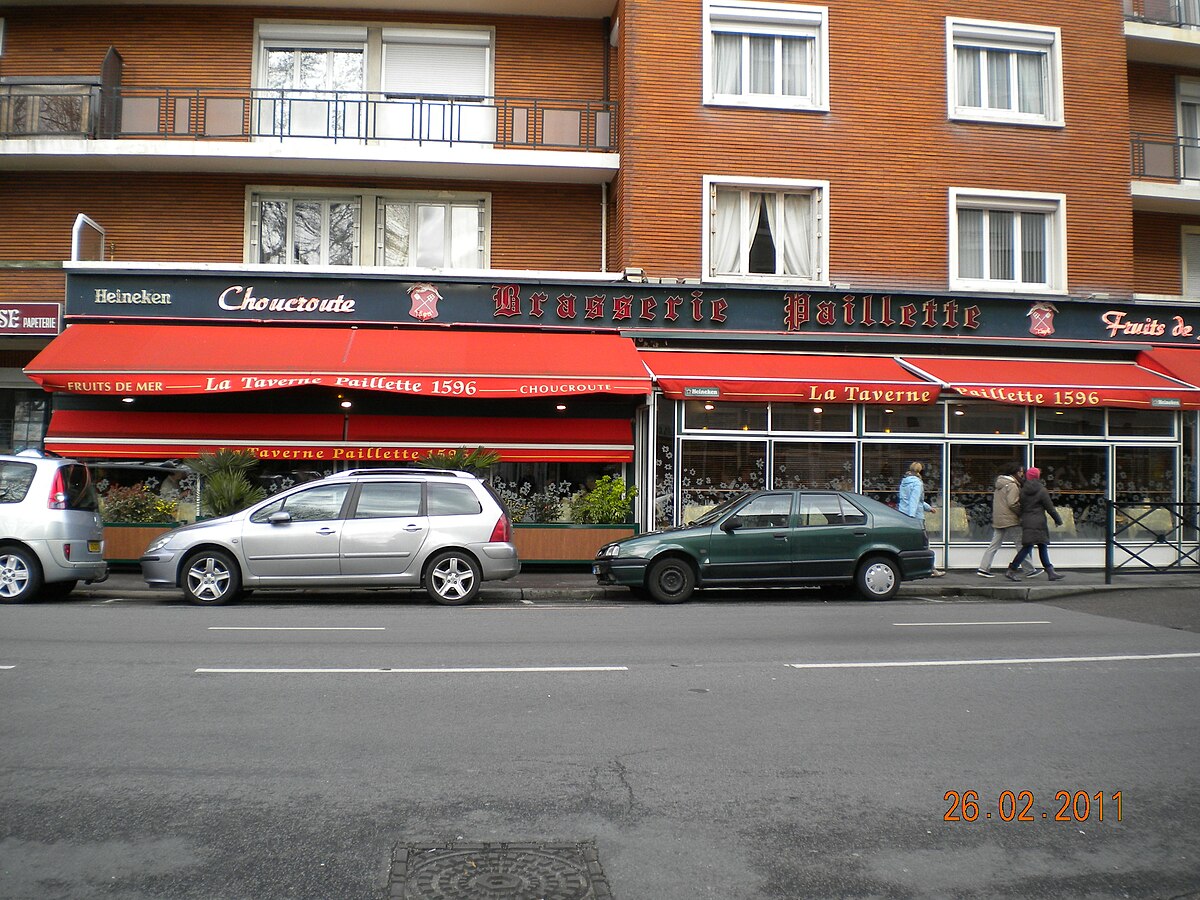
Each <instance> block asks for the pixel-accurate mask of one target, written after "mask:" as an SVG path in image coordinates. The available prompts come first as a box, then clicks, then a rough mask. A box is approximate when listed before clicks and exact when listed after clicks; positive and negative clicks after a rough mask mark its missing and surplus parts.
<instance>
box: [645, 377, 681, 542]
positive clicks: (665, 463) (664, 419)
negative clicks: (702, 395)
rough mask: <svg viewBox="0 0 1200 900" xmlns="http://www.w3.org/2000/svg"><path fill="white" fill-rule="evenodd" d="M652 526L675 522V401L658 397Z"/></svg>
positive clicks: (669, 524) (665, 525) (657, 526)
mask: <svg viewBox="0 0 1200 900" xmlns="http://www.w3.org/2000/svg"><path fill="white" fill-rule="evenodd" d="M653 447H654V451H655V452H654V508H653V510H652V515H653V516H654V521H653V522H652V523H651V525H652V527H654V528H669V527H670V526H672V525H674V524H675V401H674V400H666V399H661V400H660V401H659V404H658V410H657V415H656V426H655V434H654V444H653Z"/></svg>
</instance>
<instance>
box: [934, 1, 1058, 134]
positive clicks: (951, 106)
mask: <svg viewBox="0 0 1200 900" xmlns="http://www.w3.org/2000/svg"><path fill="white" fill-rule="evenodd" d="M959 46H966V47H973V48H976V49H980V50H1001V51H1013V52H1026V53H1029V52H1034V53H1043V54H1045V59H1046V65H1045V71H1044V73H1043V92H1044V97H1045V106H1046V108H1045V111H1044V112H1041V113H1023V112H1021V111H1020V110H1019V109H991V108H987V107H982V106H965V105H963V104H962V103H961V102H960V99H959V97H958V51H957V48H958V47H959ZM985 81H986V80H985ZM1013 97H1014V100H1015V97H1016V93H1015V92H1014V94H1013ZM946 101H947V110H946V114H947V116H948V117H949V118H950V119H957V120H962V121H969V122H997V123H1002V124H1008V125H1036V126H1046V127H1055V128H1061V127H1062V126H1063V125H1065V124H1066V122H1065V120H1064V118H1063V74H1062V32H1061V30H1060V29H1058V28H1056V27H1051V26H1042V25H1024V24H1020V23H1014V22H988V21H984V20H980V19H957V18H952V17H947V18H946Z"/></svg>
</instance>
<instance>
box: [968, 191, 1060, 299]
mask: <svg viewBox="0 0 1200 900" xmlns="http://www.w3.org/2000/svg"><path fill="white" fill-rule="evenodd" d="M1065 204H1066V198H1065V197H1063V195H1061V194H1010V193H1006V192H1001V191H978V192H968V191H961V190H958V189H953V188H952V189H951V191H950V205H951V215H952V217H953V219H954V225H953V227H952V228H951V230H950V242H951V252H950V259H951V276H950V287H951V289H957V290H986V291H1037V290H1041V291H1054V292H1062V291H1063V289H1064V286H1065V284H1066V272H1065V267H1066V253H1065V244H1066V227H1065V215H1064V207H1065Z"/></svg>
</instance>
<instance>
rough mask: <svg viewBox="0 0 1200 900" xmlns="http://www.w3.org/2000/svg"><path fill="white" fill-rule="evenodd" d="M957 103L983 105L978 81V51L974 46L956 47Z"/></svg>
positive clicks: (960, 104) (961, 104)
mask: <svg viewBox="0 0 1200 900" xmlns="http://www.w3.org/2000/svg"><path fill="white" fill-rule="evenodd" d="M958 105H959V106H974V107H979V106H983V97H982V95H981V93H980V83H979V51H978V50H977V49H975V48H974V47H959V48H958Z"/></svg>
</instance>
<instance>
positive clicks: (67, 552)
mask: <svg viewBox="0 0 1200 900" xmlns="http://www.w3.org/2000/svg"><path fill="white" fill-rule="evenodd" d="M63 556H64V557H66V559H67V560H68V561H70V559H71V545H70V544H63Z"/></svg>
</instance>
